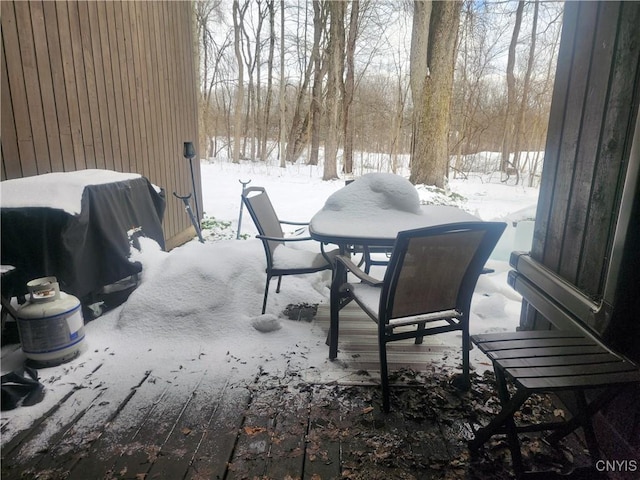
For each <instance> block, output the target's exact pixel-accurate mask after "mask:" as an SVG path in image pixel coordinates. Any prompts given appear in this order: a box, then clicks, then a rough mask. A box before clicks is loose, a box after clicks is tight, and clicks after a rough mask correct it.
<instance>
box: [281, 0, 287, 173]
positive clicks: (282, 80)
mask: <svg viewBox="0 0 640 480" xmlns="http://www.w3.org/2000/svg"><path fill="white" fill-rule="evenodd" d="M284 87H285V83H284V0H280V95H279V101H280V150H279V154H280V167H281V168H285V167H286V166H287V164H286V163H285V158H284V152H285V142H286V138H285V135H286V132H285V127H286V122H285V113H286V110H285V105H284Z"/></svg>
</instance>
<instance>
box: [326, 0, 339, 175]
mask: <svg viewBox="0 0 640 480" xmlns="http://www.w3.org/2000/svg"><path fill="white" fill-rule="evenodd" d="M344 10H345V4H344V3H343V2H329V21H330V26H329V44H328V54H327V57H328V62H329V69H328V76H329V77H328V81H327V132H326V141H325V148H324V172H323V176H322V179H323V180H331V179H334V178H338V162H337V154H338V132H339V128H340V100H341V99H340V92H341V91H342V81H343V80H342V75H343V70H344Z"/></svg>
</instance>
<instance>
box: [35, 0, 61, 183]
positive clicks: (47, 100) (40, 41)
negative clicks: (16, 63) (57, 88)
mask: <svg viewBox="0 0 640 480" xmlns="http://www.w3.org/2000/svg"><path fill="white" fill-rule="evenodd" d="M29 7H30V14H31V28H32V30H33V46H34V54H35V57H34V58H35V60H36V64H35V65H36V71H37V72H38V75H37V76H36V77H35V78H34V81H37V82H38V85H39V87H40V100H41V102H42V103H41V104H42V119H43V122H44V124H43V128H44V132H45V135H44V136H43V137H42V138H40V139H36V141H37V142H38V143H42V149H43V151H44V150H45V148H46V152H47V161H44V162H43V163H44V164H45V168H48V169H49V170H48V171H54V172H60V171H62V170H63V164H62V147H61V145H60V130H59V127H58V116H57V112H56V101H55V97H54V93H53V78H52V75H51V57H50V52H49V48H48V44H47V36H46V29H45V24H44V12H43V5H42V2H39V1H31V2H29ZM53 60H54V61H58V59H57V58H53Z"/></svg>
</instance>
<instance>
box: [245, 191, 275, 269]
mask: <svg viewBox="0 0 640 480" xmlns="http://www.w3.org/2000/svg"><path fill="white" fill-rule="evenodd" d="M242 201H243V202H244V204H245V205H246V207H247V210H248V211H249V215H251V218H252V219H253V223H255V225H256V228H257V229H258V233H259V234H260V235H265V236H267V237H275V238H283V237H284V232H283V231H282V227H281V225H280V220H279V219H278V215H276V211H275V210H274V208H273V205H271V200H269V196H268V195H267V192H266V191H265V189H264V187H248V188H245V189H244V191H243V192H242ZM263 243H264V245H265V251H266V254H267V262H268V263H269V267H271V266H272V265H273V251H274V250H275V249H276V247H277V246H278V245H280V244H282V243H283V242H277V241H273V240H265V241H263Z"/></svg>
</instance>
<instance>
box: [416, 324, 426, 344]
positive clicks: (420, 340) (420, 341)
mask: <svg viewBox="0 0 640 480" xmlns="http://www.w3.org/2000/svg"><path fill="white" fill-rule="evenodd" d="M426 325H427V322H420V323H419V324H418V326H417V327H416V329H417V330H422V329H424V327H425V326H426ZM423 340H424V335H420V336H419V337H416V345H422V342H423Z"/></svg>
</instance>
